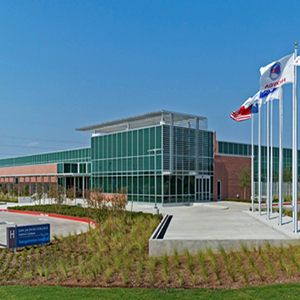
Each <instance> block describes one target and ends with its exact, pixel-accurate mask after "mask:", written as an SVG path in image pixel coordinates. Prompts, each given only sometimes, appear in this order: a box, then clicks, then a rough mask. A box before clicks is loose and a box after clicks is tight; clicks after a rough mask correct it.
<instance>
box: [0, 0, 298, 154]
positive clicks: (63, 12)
mask: <svg viewBox="0 0 300 300" xmlns="http://www.w3.org/2000/svg"><path fill="white" fill-rule="evenodd" d="M298 6H299V3H298V1H256V0H254V1H242V0H241V1H238V0H236V1H232V0H231V1H202V0H198V1H153V0H151V1H131V0H127V1H113V0H109V1H0V45H1V46H0V103H1V117H0V128H1V131H0V158H3V157H10V156H16V155H26V154H31V153H40V152H48V151H53V150H63V149H70V148H78V147H84V146H88V145H89V140H90V134H85V133H81V132H76V131H75V128H78V127H82V126H86V125H92V124H96V123H101V122H105V121H110V120H114V119H119V118H124V117H128V116H133V115H137V114H143V113H146V112H150V111H157V110H160V109H166V110H171V111H177V112H183V113H189V114H194V115H200V116H206V117H207V118H208V124H209V129H210V130H213V131H216V132H217V139H218V140H222V141H234V142H243V143H250V121H246V122H241V123H237V122H234V121H233V120H231V119H230V118H229V115H230V113H231V111H232V110H237V109H238V108H239V107H240V106H241V104H242V103H243V102H244V101H245V100H246V99H247V98H248V97H249V96H252V95H253V94H255V93H256V92H257V90H258V89H259V68H260V67H261V66H264V65H266V64H268V63H270V62H272V61H274V60H277V59H280V58H281V57H283V56H285V55H287V54H289V53H292V52H293V51H294V42H296V41H298V42H300V35H299V28H300V27H299V25H300V21H299V20H300V15H299V12H298V9H297V8H298ZM291 91H292V87H291V85H286V86H285V87H284V146H285V147H291V139H292V132H291V122H292V121H291V120H292V117H291V116H292V107H291V102H292V96H291V95H292V94H291ZM263 110H264V111H263V114H264V113H265V108H263ZM277 115H278V103H275V104H274V116H275V125H274V126H275V129H274V134H275V137H274V140H275V144H276V143H277V141H278V138H277V136H276V135H278V130H277V127H278V122H277V121H278V118H277ZM265 123H266V122H265V120H263V122H262V124H263V125H265ZM265 140H266V138H265V136H264V137H263V142H264V141H265Z"/></svg>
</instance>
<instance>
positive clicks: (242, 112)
mask: <svg viewBox="0 0 300 300" xmlns="http://www.w3.org/2000/svg"><path fill="white" fill-rule="evenodd" d="M253 113H258V103H254V104H251V105H250V106H248V107H247V108H245V106H244V105H242V106H241V108H240V109H239V110H237V111H233V112H232V113H231V115H230V118H231V119H232V120H234V121H237V122H241V121H245V120H248V119H250V118H251V114H253Z"/></svg>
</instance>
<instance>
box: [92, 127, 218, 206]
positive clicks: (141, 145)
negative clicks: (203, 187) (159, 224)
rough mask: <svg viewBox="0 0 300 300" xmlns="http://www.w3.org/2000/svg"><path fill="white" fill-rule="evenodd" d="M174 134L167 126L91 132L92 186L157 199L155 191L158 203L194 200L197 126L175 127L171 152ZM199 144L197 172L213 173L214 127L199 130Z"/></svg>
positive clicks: (143, 199) (137, 198)
mask: <svg viewBox="0 0 300 300" xmlns="http://www.w3.org/2000/svg"><path fill="white" fill-rule="evenodd" d="M170 136H171V135H170V126H169V125H158V126H154V127H149V128H141V129H136V130H127V131H124V132H118V133H112V134H105V135H97V136H93V137H92V140H91V187H92V188H93V187H95V186H96V187H101V188H102V190H103V193H116V192H118V191H121V190H122V189H123V188H126V191H127V195H128V200H129V201H130V200H133V201H139V202H152V203H153V202H155V194H156V195H157V202H158V203H162V202H163V203H164V204H168V203H170V204H171V203H182V202H190V201H191V202H192V201H194V196H195V175H196V152H197V151H196V129H194V128H184V127H180V126H174V127H173V138H174V142H173V150H172V155H171V151H170V147H171V146H170V145H171V143H170ZM198 148H199V150H198V153H199V159H198V164H199V174H201V175H210V176H213V133H212V132H209V131H202V130H200V131H199V137H198ZM170 158H172V159H173V171H172V172H171V170H170V166H171V163H170ZM155 167H156V168H155ZM155 180H156V189H157V190H156V191H155ZM211 182H212V180H211ZM211 191H212V190H211Z"/></svg>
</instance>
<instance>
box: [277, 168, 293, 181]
mask: <svg viewBox="0 0 300 300" xmlns="http://www.w3.org/2000/svg"><path fill="white" fill-rule="evenodd" d="M275 181H279V171H277V173H276V177H275ZM282 181H283V182H292V181H293V173H292V168H290V167H287V168H286V169H284V170H283V171H282Z"/></svg>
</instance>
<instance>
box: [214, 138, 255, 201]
mask: <svg viewBox="0 0 300 300" xmlns="http://www.w3.org/2000/svg"><path fill="white" fill-rule="evenodd" d="M244 166H248V167H249V169H251V158H250V157H243V156H233V155H219V154H218V142H217V141H216V133H214V200H218V181H220V183H221V197H220V198H221V200H224V199H227V198H237V195H239V196H240V198H243V197H244V191H243V190H241V188H239V187H238V182H239V174H240V173H241V171H242V169H243V168H244ZM250 196H251V188H249V189H248V190H247V191H246V198H247V199H250Z"/></svg>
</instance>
